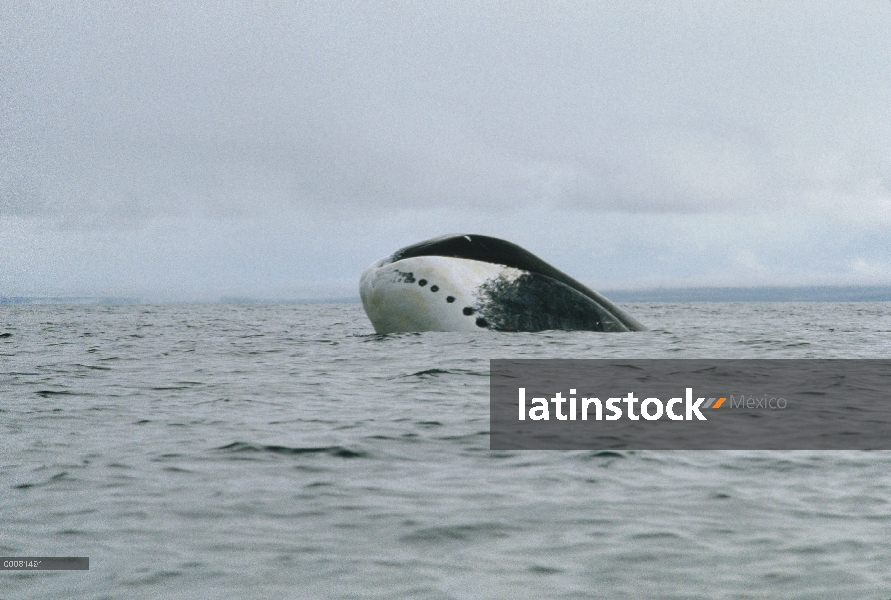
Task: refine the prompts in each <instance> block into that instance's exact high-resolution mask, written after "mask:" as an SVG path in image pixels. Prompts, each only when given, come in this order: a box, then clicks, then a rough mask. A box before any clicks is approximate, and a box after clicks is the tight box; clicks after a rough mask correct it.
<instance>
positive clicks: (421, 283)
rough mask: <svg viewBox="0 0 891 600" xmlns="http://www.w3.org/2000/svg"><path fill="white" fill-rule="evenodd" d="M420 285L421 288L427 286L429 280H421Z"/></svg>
mask: <svg viewBox="0 0 891 600" xmlns="http://www.w3.org/2000/svg"><path fill="white" fill-rule="evenodd" d="M418 285H419V286H421V287H424V286H425V285H427V280H426V279H421V280H419V281H418Z"/></svg>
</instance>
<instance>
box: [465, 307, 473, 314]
mask: <svg viewBox="0 0 891 600" xmlns="http://www.w3.org/2000/svg"><path fill="white" fill-rule="evenodd" d="M464 314H465V315H467V316H470V315H472V314H473V309H472V308H470V307H469V306H465V307H464Z"/></svg>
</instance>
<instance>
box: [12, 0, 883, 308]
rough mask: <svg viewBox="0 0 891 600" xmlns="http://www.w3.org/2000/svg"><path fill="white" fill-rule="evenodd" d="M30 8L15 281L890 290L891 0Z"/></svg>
mask: <svg viewBox="0 0 891 600" xmlns="http://www.w3.org/2000/svg"><path fill="white" fill-rule="evenodd" d="M197 4H198V3H194V2H181V3H178V2H131V3H119V2H107V3H106V2H93V3H89V2H83V3H61V2H60V3H57V4H50V3H40V2H36V3H34V2H16V1H12V2H5V3H4V5H3V8H0V44H2V45H0V136H2V144H0V296H14V295H46V294H50V295H105V296H142V297H146V298H163V299H196V298H209V299H212V298H217V297H220V296H232V295H243V296H251V297H257V298H302V297H303V298H306V297H323V296H355V295H357V291H356V287H357V284H358V277H359V274H360V273H361V271H362V270H363V269H364V268H365V266H367V265H368V264H369V263H371V262H372V261H373V260H375V259H377V258H379V257H380V256H383V255H386V254H389V253H391V252H392V251H393V250H395V249H396V248H398V247H400V246H403V245H406V244H410V243H413V242H416V241H420V240H422V239H425V238H427V237H431V236H434V235H439V234H442V233H449V232H467V233H483V234H489V235H495V236H499V237H504V238H507V239H510V240H511V241H514V242H516V243H519V244H520V245H522V246H524V247H526V248H528V249H530V250H532V251H533V252H535V253H537V254H539V255H540V256H542V257H543V258H545V259H546V260H548V261H549V262H551V263H552V264H554V265H555V266H557V267H558V268H560V269H562V270H564V271H566V272H568V273H569V274H570V275H573V276H575V277H577V278H579V279H581V280H583V281H585V282H587V283H589V284H591V285H592V286H594V287H595V288H597V289H615V288H636V287H637V288H639V287H651V286H659V285H665V286H693V285H697V286H702V285H764V284H771V285H783V284H791V285H795V284H853V283H865V284H888V283H891V235H889V232H891V118H889V112H891V111H889V108H891V4H889V3H888V2H853V3H849V2H845V3H839V2H816V1H808V2H800V3H776V2H763V3H758V2H718V1H709V2H683V3H676V2H667V3H666V2H662V3H646V4H645V3H636V2H635V3H626V4H624V5H616V6H613V5H611V4H609V3H603V2H551V3H540V2H509V3H505V2H497V3H495V2H493V3H472V2H467V1H461V2H437V3H435V5H433V6H431V5H429V4H430V3H384V2H371V3H369V2H318V3H311V2H293V3H292V2H287V3H286V2H272V1H268V2H265V3H253V4H241V3H238V4H236V3H226V4H225V6H217V5H216V4H214V3H207V4H208V5H207V6H197Z"/></svg>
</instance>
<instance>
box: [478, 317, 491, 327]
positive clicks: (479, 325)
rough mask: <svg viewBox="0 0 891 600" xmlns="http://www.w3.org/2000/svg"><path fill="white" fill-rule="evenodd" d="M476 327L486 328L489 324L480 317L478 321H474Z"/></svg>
mask: <svg viewBox="0 0 891 600" xmlns="http://www.w3.org/2000/svg"><path fill="white" fill-rule="evenodd" d="M476 326H477V327H488V326H489V322H488V321H486V320H485V319H483V318H482V317H480V318H479V319H477V320H476Z"/></svg>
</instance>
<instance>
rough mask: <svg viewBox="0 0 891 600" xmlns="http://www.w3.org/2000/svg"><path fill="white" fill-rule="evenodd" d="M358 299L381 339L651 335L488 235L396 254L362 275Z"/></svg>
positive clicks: (585, 291)
mask: <svg viewBox="0 0 891 600" xmlns="http://www.w3.org/2000/svg"><path fill="white" fill-rule="evenodd" d="M359 294H360V295H361V297H362V304H363V306H364V307H365V312H366V314H368V318H369V319H370V320H371V324H372V325H373V326H374V329H375V331H376V332H377V333H397V332H408V331H479V330H481V329H490V330H493V331H545V330H550V329H563V330H580V331H642V330H645V329H646V328H645V327H644V326H643V325H641V324H640V323H639V322H638V321H637V320H635V319H634V318H633V317H631V316H630V315H628V314H626V313H625V312H623V311H622V310H620V309H619V308H618V307H616V306H615V305H614V304H613V303H612V302H610V301H609V300H607V299H606V298H604V297H603V296H601V295H600V294H598V293H597V292H595V291H593V290H591V289H588V288H587V287H585V286H584V285H582V284H581V283H579V282H578V281H576V280H575V279H573V278H572V277H570V276H569V275H567V274H565V273H563V272H562V271H558V270H557V269H555V268H554V267H552V266H551V265H549V264H548V263H546V262H545V261H543V260H542V259H540V258H538V257H537V256H535V255H534V254H532V253H531V252H529V251H527V250H524V249H523V248H521V247H519V246H517V245H516V244H512V243H511V242H507V241H504V240H500V239H498V238H493V237H488V236H484V235H462V234H459V235H446V236H442V237H438V238H433V239H431V240H427V241H424V242H420V243H418V244H415V245H413V246H407V247H405V248H402V249H401V250H397V251H396V252H395V253H393V255H392V256H388V257H387V258H383V259H381V260H379V261H377V262H376V263H374V264H373V265H371V266H370V267H368V269H366V270H365V272H364V273H362V277H361V279H360V281H359Z"/></svg>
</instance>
